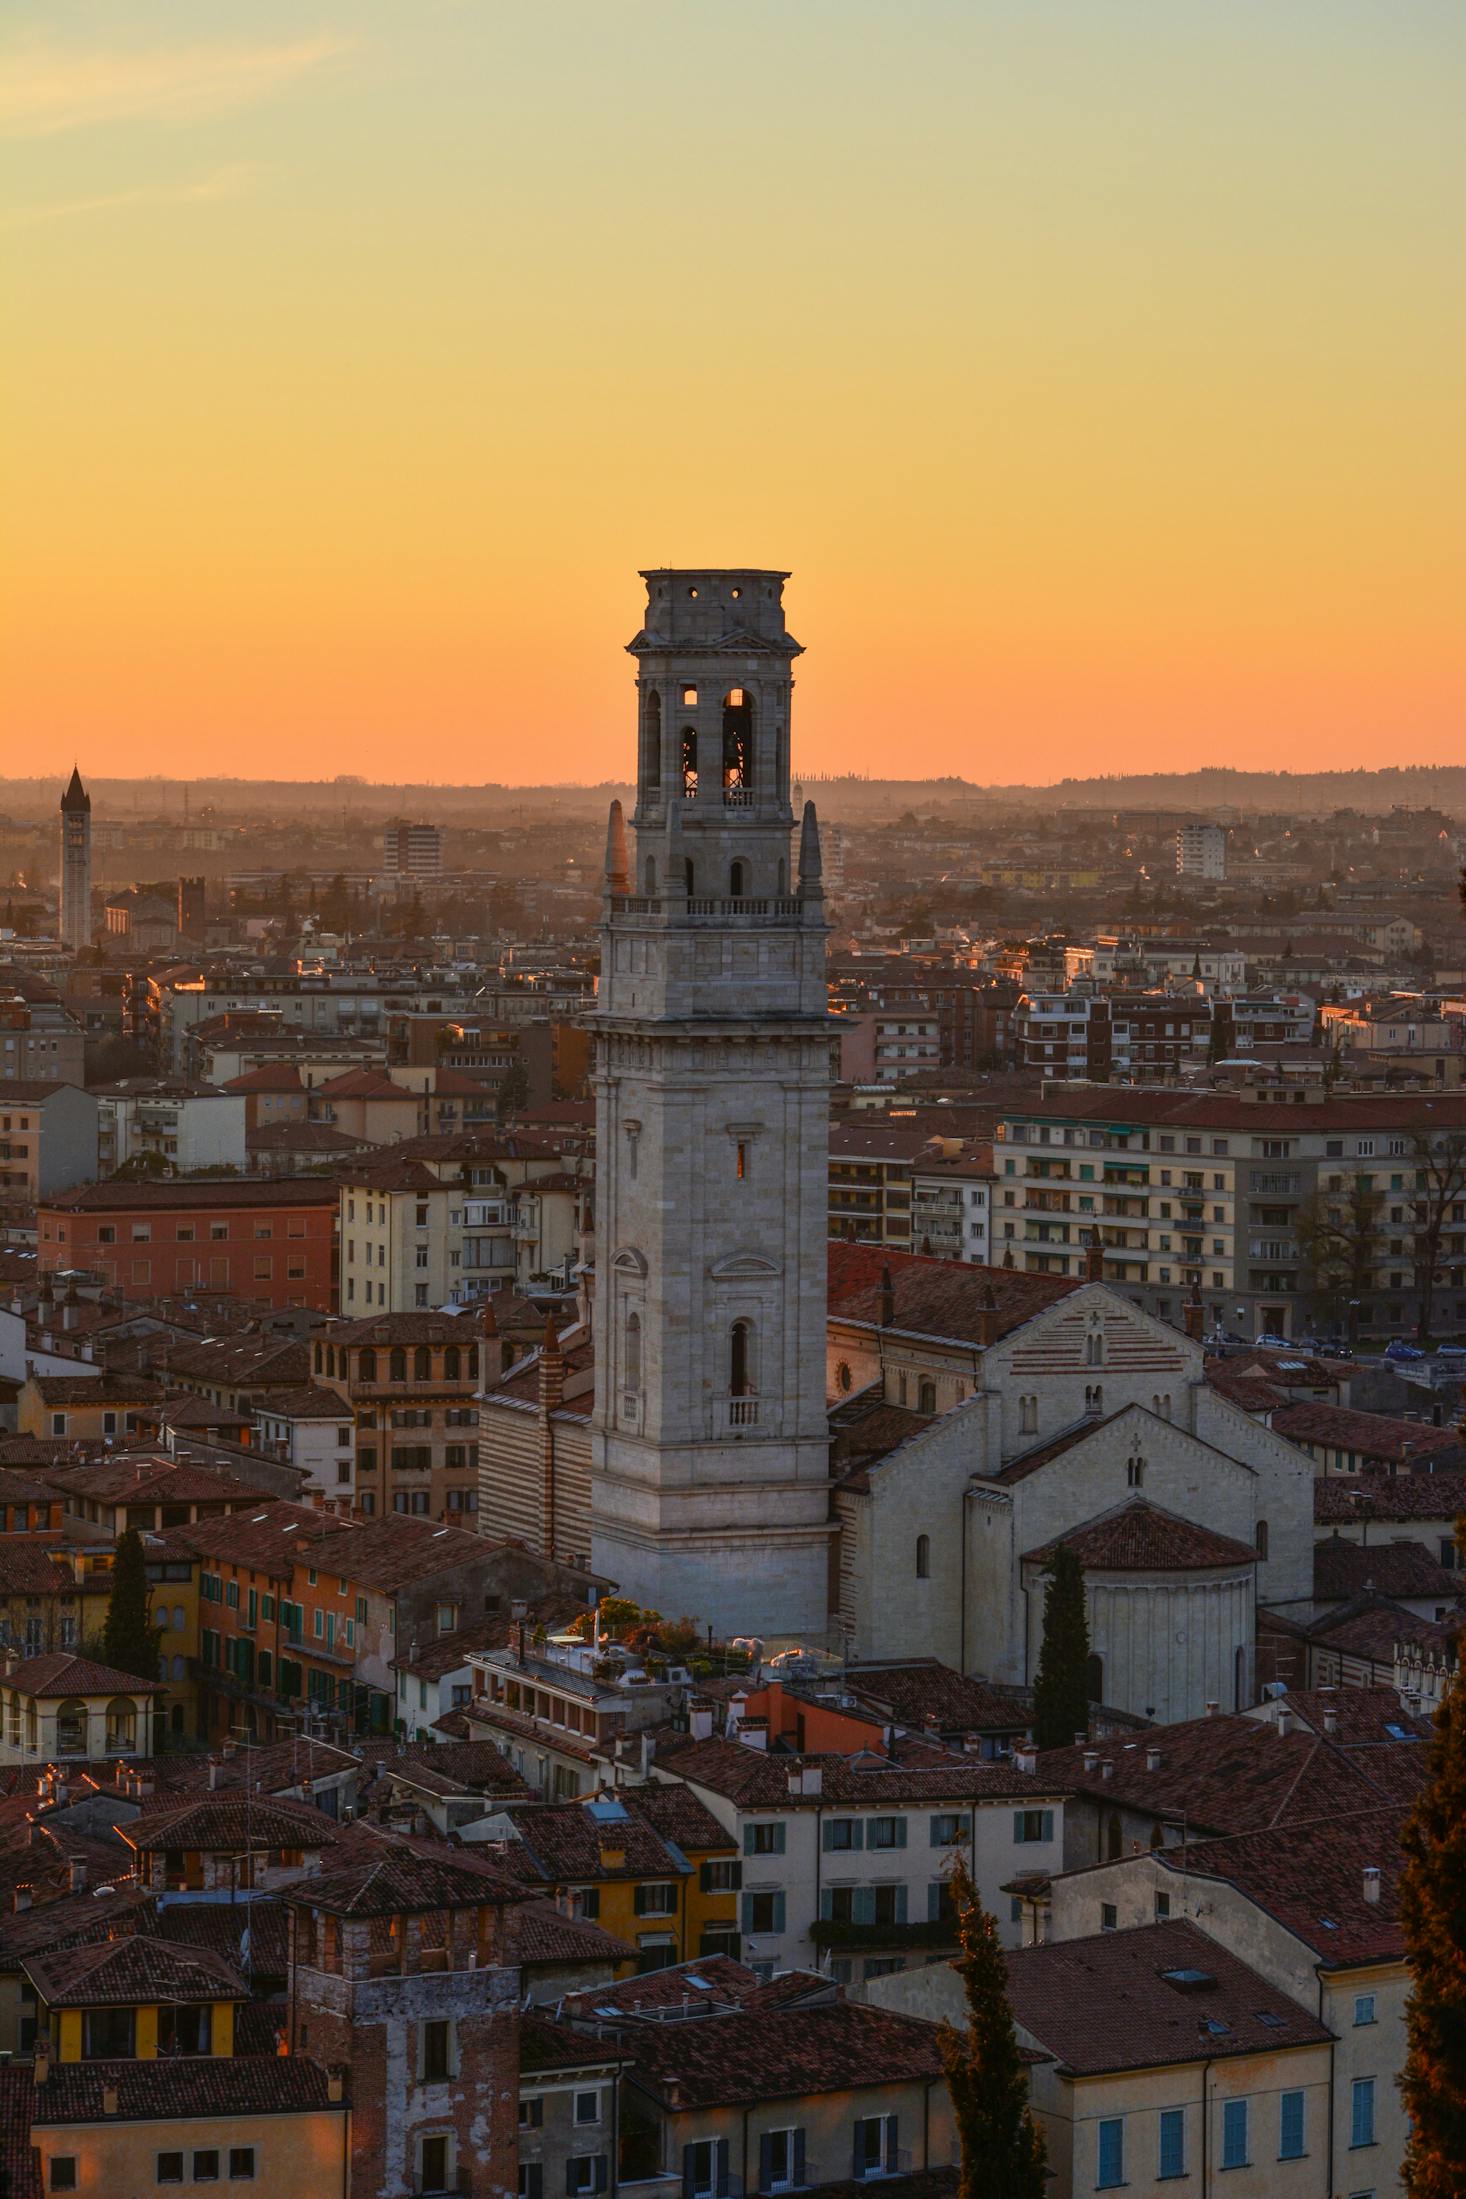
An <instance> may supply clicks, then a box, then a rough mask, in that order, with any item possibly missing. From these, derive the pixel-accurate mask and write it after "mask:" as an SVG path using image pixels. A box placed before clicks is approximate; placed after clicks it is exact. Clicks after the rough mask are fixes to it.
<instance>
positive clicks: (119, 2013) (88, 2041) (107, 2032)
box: [82, 2008, 136, 2062]
mask: <svg viewBox="0 0 1466 2199" xmlns="http://www.w3.org/2000/svg"><path fill="white" fill-rule="evenodd" d="M133 2028H134V2027H133V2011H132V2010H131V2009H130V2008H88V2009H86V2010H84V2011H83V2014H82V2058H83V2059H84V2060H85V2061H89V2062H99V2061H131V2059H132V2057H133V2054H134V2053H135V2052H136V2048H135V2046H134V2043H133Z"/></svg>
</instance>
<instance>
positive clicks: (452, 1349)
mask: <svg viewBox="0 0 1466 2199" xmlns="http://www.w3.org/2000/svg"><path fill="white" fill-rule="evenodd" d="M461 1365H462V1361H461V1359H460V1356H459V1351H458V1346H457V1345H456V1344H450V1345H449V1346H448V1348H447V1350H446V1351H445V1352H444V1354H443V1380H444V1381H445V1382H459V1381H461V1380H462V1379H463V1378H462V1375H461V1373H460V1371H459V1370H460V1367H461Z"/></svg>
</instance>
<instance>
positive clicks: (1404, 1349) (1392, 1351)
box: [1385, 1336, 1425, 1366]
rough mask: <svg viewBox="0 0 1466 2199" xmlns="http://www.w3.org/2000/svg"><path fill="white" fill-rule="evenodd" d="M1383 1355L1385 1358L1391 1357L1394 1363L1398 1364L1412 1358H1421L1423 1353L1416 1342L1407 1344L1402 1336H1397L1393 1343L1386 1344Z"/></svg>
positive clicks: (1423, 1355) (1405, 1362)
mask: <svg viewBox="0 0 1466 2199" xmlns="http://www.w3.org/2000/svg"><path fill="white" fill-rule="evenodd" d="M1385 1357H1386V1359H1393V1360H1394V1361H1395V1363H1396V1365H1397V1366H1399V1365H1403V1364H1407V1363H1408V1362H1410V1361H1412V1360H1416V1359H1423V1358H1424V1357H1425V1353H1424V1352H1423V1351H1422V1350H1421V1349H1420V1346H1419V1345H1418V1344H1407V1343H1406V1342H1405V1340H1404V1338H1403V1337H1401V1336H1397V1337H1396V1338H1395V1341H1394V1343H1393V1344H1386V1346H1385Z"/></svg>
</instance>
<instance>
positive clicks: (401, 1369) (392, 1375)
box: [387, 1345, 407, 1382]
mask: <svg viewBox="0 0 1466 2199" xmlns="http://www.w3.org/2000/svg"><path fill="white" fill-rule="evenodd" d="M387 1380H388V1381H389V1382H405V1381H406V1380H407V1354H406V1352H405V1351H403V1349H402V1347H401V1345H397V1346H396V1347H395V1348H394V1349H393V1351H392V1354H391V1356H390V1358H389V1359H388V1361H387Z"/></svg>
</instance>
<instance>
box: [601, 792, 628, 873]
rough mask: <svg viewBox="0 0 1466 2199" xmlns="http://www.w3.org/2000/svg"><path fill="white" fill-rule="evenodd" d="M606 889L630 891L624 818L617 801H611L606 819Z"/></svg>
mask: <svg viewBox="0 0 1466 2199" xmlns="http://www.w3.org/2000/svg"><path fill="white" fill-rule="evenodd" d="M606 891H607V892H608V893H629V892H630V891H631V871H630V866H629V864H628V860H627V854H626V818H625V816H624V814H623V812H622V808H621V804H620V802H619V801H615V802H612V804H611V814H610V816H609V818H608V819H607V820H606Z"/></svg>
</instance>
